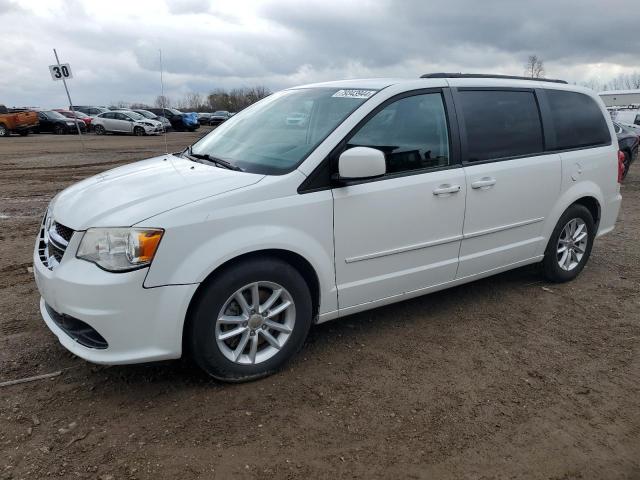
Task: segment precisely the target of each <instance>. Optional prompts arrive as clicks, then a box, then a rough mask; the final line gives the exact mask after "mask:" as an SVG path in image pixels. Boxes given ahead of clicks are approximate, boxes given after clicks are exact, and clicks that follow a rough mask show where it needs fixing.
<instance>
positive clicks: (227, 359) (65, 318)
mask: <svg viewBox="0 0 640 480" xmlns="http://www.w3.org/2000/svg"><path fill="white" fill-rule="evenodd" d="M297 112H308V113H307V116H306V118H305V121H304V122H293V123H292V122H290V121H288V119H290V118H291V116H292V115H294V114H296V113H297ZM620 173H621V172H620V156H619V155H618V144H617V140H616V135H615V132H614V130H613V125H612V122H611V119H610V117H609V115H608V114H607V111H606V109H605V107H604V105H603V103H602V101H601V100H600V98H599V97H598V96H597V95H596V94H595V93H593V92H592V91H590V90H587V89H584V88H580V87H577V86H573V85H567V84H565V83H564V82H560V81H544V80H535V81H533V80H526V79H521V78H518V77H504V76H488V75H464V74H430V75H424V76H423V77H421V78H420V79H414V80H389V79H374V80H349V81H341V82H330V83H321V84H314V85H306V86H302V87H297V88H291V89H288V90H284V91H281V92H278V93H275V94H273V95H271V96H269V97H267V98H265V99H264V100H261V101H260V102H258V103H256V104H254V105H252V106H251V107H249V108H247V109H245V110H243V111H242V112H240V113H238V114H237V115H235V116H233V117H231V118H230V119H229V120H227V121H226V122H225V123H223V124H222V125H221V126H220V127H218V128H217V129H215V130H214V131H212V132H211V133H209V134H208V135H207V136H205V137H204V138H202V139H201V140H199V141H197V142H196V143H195V144H193V145H192V146H190V147H189V148H187V149H186V150H184V151H183V152H179V153H173V154H167V155H160V156H158V157H156V158H152V159H148V160H144V161H141V162H137V163H133V164H131V165H127V166H123V167H119V168H116V169H114V170H111V171H108V172H106V173H102V174H99V175H96V176H94V177H92V178H88V179H86V180H83V181H81V182H79V183H77V184H75V185H73V186H71V187H69V188H67V189H66V190H64V191H62V192H60V193H59V194H58V195H57V196H56V197H55V198H54V199H53V200H52V201H51V204H50V205H49V207H48V209H47V212H46V214H45V216H44V220H43V223H42V229H41V231H40V234H39V236H38V239H37V241H36V246H35V251H34V271H35V278H36V282H37V284H38V288H39V291H40V294H41V296H42V298H41V301H40V309H41V312H42V316H43V318H44V321H45V322H46V324H47V325H48V327H49V328H50V329H51V330H52V331H53V332H54V333H55V334H56V335H57V337H58V338H59V340H60V342H61V343H62V344H63V345H64V346H65V347H66V348H67V349H69V350H70V351H71V352H73V353H74V354H76V355H78V356H79V357H82V358H84V359H86V360H89V361H91V362H96V363H103V364H123V363H135V362H149V361H155V360H164V359H175V358H179V357H181V356H182V355H183V353H185V354H186V353H188V354H189V355H191V356H192V357H193V358H194V359H195V361H196V362H197V363H198V364H199V365H200V366H201V367H202V368H203V369H204V370H205V371H206V372H208V373H209V374H210V375H212V376H213V377H215V378H218V379H222V380H226V381H242V380H248V379H253V378H257V377H261V376H264V375H267V374H270V373H272V372H274V371H276V370H277V369H278V368H279V367H280V366H282V365H283V363H284V362H285V361H286V360H288V359H289V358H290V357H291V356H292V355H293V354H294V353H295V352H296V351H297V350H298V349H299V348H300V347H301V346H302V345H303V343H304V340H305V337H306V336H307V332H308V331H309V328H310V326H311V325H312V324H313V323H321V322H325V321H327V320H332V319H336V318H338V317H344V316H346V315H350V314H352V313H356V312H361V311H363V310H368V309H371V308H374V307H377V306H380V305H386V304H389V303H393V302H397V301H401V300H405V299H408V298H411V297H415V296H418V295H423V294H425V293H429V292H433V291H436V290H441V289H444V288H447V287H451V286H454V285H459V284H461V283H465V282H470V281H473V280H476V279H479V278H482V277H487V276H489V275H493V274H496V273H498V272H503V271H505V270H509V269H512V268H516V267H520V266H522V265H527V264H533V263H540V264H541V267H542V271H543V272H544V274H545V275H546V277H547V278H548V279H549V280H550V281H555V282H563V281H567V280H571V279H573V278H575V277H576V276H577V275H578V274H579V273H580V271H581V270H582V269H583V268H584V266H585V264H586V262H587V260H588V258H589V254H590V252H591V248H592V246H593V242H594V240H595V239H596V237H598V236H600V235H603V234H605V233H607V232H610V231H611V230H612V229H613V228H614V224H615V222H616V217H617V215H618V210H619V208H620V201H621V196H620V185H619V181H620Z"/></svg>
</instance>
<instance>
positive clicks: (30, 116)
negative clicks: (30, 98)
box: [0, 105, 38, 137]
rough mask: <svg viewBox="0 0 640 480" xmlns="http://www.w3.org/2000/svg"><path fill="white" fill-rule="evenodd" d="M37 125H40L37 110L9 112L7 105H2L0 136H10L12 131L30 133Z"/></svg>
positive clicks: (22, 133) (0, 110) (21, 133)
mask: <svg viewBox="0 0 640 480" xmlns="http://www.w3.org/2000/svg"><path fill="white" fill-rule="evenodd" d="M36 126H38V114H37V113H36V112H29V111H23V112H9V110H7V107H5V106H4V105H0V137H8V136H9V135H11V134H12V133H18V134H20V135H22V136H25V135H29V132H30V131H31V129H32V128H33V127H36Z"/></svg>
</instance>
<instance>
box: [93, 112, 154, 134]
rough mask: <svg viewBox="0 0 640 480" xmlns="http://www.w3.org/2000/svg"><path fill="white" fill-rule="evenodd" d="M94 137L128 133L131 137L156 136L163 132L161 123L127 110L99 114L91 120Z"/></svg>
mask: <svg viewBox="0 0 640 480" xmlns="http://www.w3.org/2000/svg"><path fill="white" fill-rule="evenodd" d="M93 129H94V131H95V132H96V135H104V134H105V133H128V134H132V135H139V136H142V135H157V134H160V133H162V132H163V131H164V129H163V127H162V122H159V121H157V120H152V119H150V118H146V117H144V116H143V115H140V114H139V113H136V112H132V111H129V110H122V111H114V112H106V113H101V114H100V115H98V116H97V117H96V118H95V119H94V120H93Z"/></svg>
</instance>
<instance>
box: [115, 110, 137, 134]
mask: <svg viewBox="0 0 640 480" xmlns="http://www.w3.org/2000/svg"><path fill="white" fill-rule="evenodd" d="M112 122H113V126H114V131H116V132H123V133H131V130H132V129H133V120H132V119H131V118H129V117H128V116H126V115H125V114H124V113H118V112H117V113H116V114H115V120H112Z"/></svg>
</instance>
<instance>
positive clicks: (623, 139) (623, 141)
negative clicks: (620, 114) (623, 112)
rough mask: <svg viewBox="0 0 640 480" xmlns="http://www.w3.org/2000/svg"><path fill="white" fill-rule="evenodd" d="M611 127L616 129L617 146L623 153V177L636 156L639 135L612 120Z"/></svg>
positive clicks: (639, 140) (639, 141)
mask: <svg viewBox="0 0 640 480" xmlns="http://www.w3.org/2000/svg"><path fill="white" fill-rule="evenodd" d="M613 128H614V129H615V131H616V136H617V137H618V146H619V147H620V151H621V152H622V153H623V154H624V173H623V174H622V178H623V179H624V178H625V177H626V176H627V173H629V167H630V166H631V164H632V163H633V162H634V161H635V159H636V158H637V156H638V143H640V136H639V135H638V133H637V132H635V131H633V130H632V129H631V128H629V127H626V126H624V125H620V124H619V123H618V122H613Z"/></svg>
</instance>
